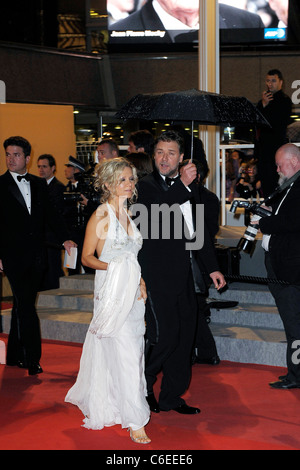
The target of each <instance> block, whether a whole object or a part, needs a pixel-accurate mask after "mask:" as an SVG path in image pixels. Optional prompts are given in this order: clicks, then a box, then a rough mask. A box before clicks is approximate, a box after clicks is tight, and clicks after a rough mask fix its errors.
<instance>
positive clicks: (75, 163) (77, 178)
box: [64, 156, 89, 275]
mask: <svg viewBox="0 0 300 470" xmlns="http://www.w3.org/2000/svg"><path fill="white" fill-rule="evenodd" d="M65 167H66V168H65V177H66V178H67V180H68V184H67V185H66V188H65V196H64V199H65V211H64V212H65V219H66V224H67V227H68V229H69V230H70V233H71V236H72V240H74V241H75V242H76V243H77V250H78V251H77V262H76V268H75V269H69V275H73V274H80V273H81V253H82V246H83V240H84V234H85V227H86V224H87V222H88V219H89V215H88V213H87V210H86V207H87V204H88V199H87V198H86V197H85V195H84V194H83V191H84V187H83V183H82V177H83V174H84V171H85V165H84V163H82V162H81V161H80V160H77V159H76V158H74V157H72V156H70V157H69V162H68V163H66V164H65Z"/></svg>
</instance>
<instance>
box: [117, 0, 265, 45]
mask: <svg viewBox="0 0 300 470" xmlns="http://www.w3.org/2000/svg"><path fill="white" fill-rule="evenodd" d="M219 25H220V29H243V28H247V29H250V28H264V25H263V22H262V20H261V18H260V16H259V15H256V14H254V13H249V12H248V11H245V10H242V9H240V8H235V7H231V6H228V5H224V4H220V5H219ZM198 29H199V2H198V1H197V0H188V1H186V0H148V1H147V2H146V3H145V4H144V6H143V7H142V8H141V9H140V10H138V11H137V12H135V13H132V14H131V15H129V16H128V17H127V18H125V19H123V20H120V21H117V22H116V23H113V24H111V25H110V26H109V30H110V31H113V32H114V31H128V30H129V31H130V30H132V31H146V30H147V31H153V32H157V31H161V32H164V34H163V35H161V36H158V35H156V36H155V37H151V40H155V42H164V43H172V42H187V39H186V35H187V34H188V35H189V38H188V41H193V40H197V39H198ZM113 37H114V35H113ZM113 37H112V36H111V37H110V40H113ZM116 38H117V40H118V38H119V36H118V35H116ZM133 39H136V38H135V36H133ZM138 40H140V38H138ZM145 40H146V41H149V37H148V36H147V37H146V38H145Z"/></svg>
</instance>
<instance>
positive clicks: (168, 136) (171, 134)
mask: <svg viewBox="0 0 300 470" xmlns="http://www.w3.org/2000/svg"><path fill="white" fill-rule="evenodd" d="M172 141H174V142H177V144H178V147H179V153H184V141H183V138H182V137H181V135H180V134H178V132H176V131H165V132H162V133H161V134H160V136H159V137H157V139H156V140H155V142H154V149H155V148H156V146H157V144H158V143H159V142H172Z"/></svg>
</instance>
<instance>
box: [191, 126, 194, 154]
mask: <svg viewBox="0 0 300 470" xmlns="http://www.w3.org/2000/svg"><path fill="white" fill-rule="evenodd" d="M193 151H194V121H192V139H191V162H192V161H193Z"/></svg>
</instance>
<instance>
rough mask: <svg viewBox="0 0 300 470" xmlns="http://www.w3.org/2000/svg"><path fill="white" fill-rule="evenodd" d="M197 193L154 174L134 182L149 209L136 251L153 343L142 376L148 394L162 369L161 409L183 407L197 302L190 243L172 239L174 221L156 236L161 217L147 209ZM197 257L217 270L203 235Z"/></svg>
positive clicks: (179, 215)
mask: <svg viewBox="0 0 300 470" xmlns="http://www.w3.org/2000/svg"><path fill="white" fill-rule="evenodd" d="M193 186H194V185H191V188H192V187H193ZM197 194H198V196H199V193H198V191H197V188H196V186H195V187H194V188H193V191H192V192H189V191H188V189H187V188H186V187H185V186H184V185H183V184H182V182H181V180H180V179H178V180H177V181H176V182H175V183H174V184H173V186H171V187H170V188H168V186H167V185H166V183H165V182H164V180H163V178H162V177H161V176H160V175H159V174H158V172H157V171H156V170H155V171H154V172H153V173H151V174H150V175H148V176H146V177H145V178H143V179H141V180H140V181H139V183H138V195H139V197H138V203H140V204H143V205H144V206H145V207H146V208H147V211H148V229H149V231H148V233H143V231H142V235H143V238H144V241H143V247H142V249H141V251H140V253H139V262H140V264H141V268H142V276H143V278H144V280H145V282H146V286H147V292H148V308H147V312H148V314H147V316H146V324H147V337H148V339H149V340H150V341H152V342H155V344H154V346H153V349H152V351H151V352H150V355H149V357H147V360H146V370H145V374H146V380H147V388H148V393H151V392H152V391H153V385H154V383H155V381H156V377H157V374H158V373H159V372H160V371H161V370H162V371H163V379H162V385H161V393H160V396H159V405H160V408H161V409H162V410H166V411H167V410H170V409H172V408H175V407H178V406H180V405H181V404H183V403H184V401H183V399H182V398H181V395H182V394H183V393H184V392H185V390H186V389H187V388H188V385H189V381H190V374H191V352H192V347H193V341H194V335H195V327H196V318H197V302H196V294H195V286H194V281H195V278H194V277H193V273H192V266H191V258H190V251H189V250H187V249H186V242H187V241H188V239H187V238H186V237H185V236H184V234H182V236H180V237H177V238H176V230H175V227H174V221H172V222H171V224H170V236H169V237H167V238H166V239H164V238H163V237H162V236H161V235H162V234H161V233H160V232H161V229H162V221H163V220H164V222H165V218H164V217H163V216H160V217H159V218H158V217H154V215H153V213H152V214H151V210H152V209H153V206H154V205H161V204H166V205H167V206H169V207H170V206H172V205H173V204H177V205H178V204H183V203H184V202H186V201H187V200H190V199H191V198H193V197H194V198H195V200H196V202H198V201H199V200H198V196H197ZM175 214H176V215H175V219H176V220H177V221H178V220H182V219H183V217H182V212H181V210H180V208H179V207H177V209H176V210H175ZM152 230H154V232H155V231H156V230H157V231H158V233H159V236H158V237H155V236H153V232H152ZM198 253H199V257H200V259H201V261H202V263H203V266H205V267H206V269H207V272H209V273H210V272H213V271H216V270H218V265H217V261H216V259H215V256H214V249H213V247H212V245H211V243H210V240H209V237H208V236H207V232H206V236H205V244H204V247H203V248H202V249H201V250H200V251H199V252H198ZM149 311H151V314H149Z"/></svg>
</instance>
